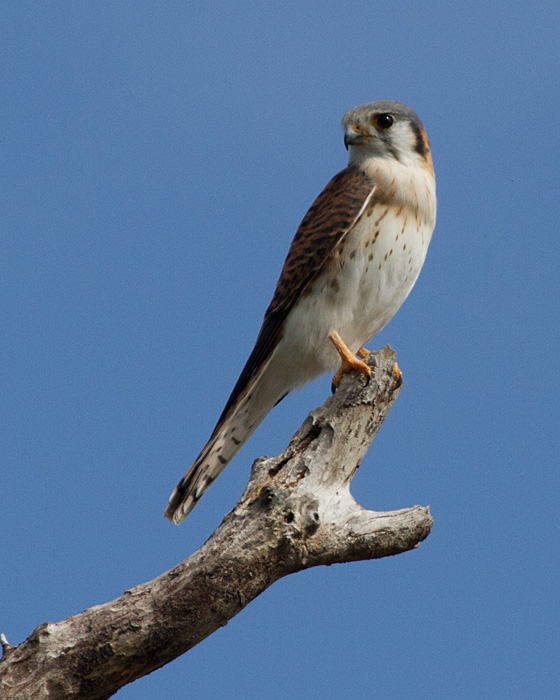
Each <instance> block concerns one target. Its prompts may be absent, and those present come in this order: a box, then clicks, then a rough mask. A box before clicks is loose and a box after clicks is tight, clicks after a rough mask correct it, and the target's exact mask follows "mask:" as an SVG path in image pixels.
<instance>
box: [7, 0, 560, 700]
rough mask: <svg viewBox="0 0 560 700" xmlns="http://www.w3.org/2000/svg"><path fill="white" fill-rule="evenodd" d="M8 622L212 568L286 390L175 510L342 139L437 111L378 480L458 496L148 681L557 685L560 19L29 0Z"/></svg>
mask: <svg viewBox="0 0 560 700" xmlns="http://www.w3.org/2000/svg"><path fill="white" fill-rule="evenodd" d="M0 16H1V18H2V22H1V29H0V60H1V65H2V66H3V68H4V70H3V77H2V105H1V107H0V111H1V115H2V135H1V137H0V159H1V163H2V166H1V171H0V172H1V180H2V186H1V187H0V197H1V199H2V201H1V206H0V218H1V229H2V236H1V239H0V249H1V250H0V266H1V274H0V299H1V305H0V329H1V333H0V356H1V362H0V415H1V422H2V429H1V431H0V459H1V463H2V479H1V488H0V512H1V513H2V545H1V547H0V571H1V572H2V575H1V577H0V631H2V632H4V633H5V634H6V636H7V637H8V640H9V641H10V642H11V643H12V644H15V643H19V642H20V641H22V640H23V639H25V637H27V636H28V635H29V634H30V633H31V632H32V630H33V629H34V628H35V627H36V626H37V625H38V624H40V623H42V622H45V621H58V620H60V619H63V618H65V617H67V616H69V615H72V614H75V613H78V612H80V611H81V610H83V609H85V608H87V607H90V606H91V605H94V604H98V603H102V602H105V601H108V600H111V599H112V598H115V597H117V596H119V595H120V594H121V593H122V592H123V591H124V590H125V589H126V588H129V587H130V586H132V585H135V584H137V583H141V582H143V581H146V580H149V579H150V578H153V577H154V576H156V575H158V574H159V573H161V572H162V571H164V570H166V569H169V568H171V567H172V566H173V565H175V564H176V563H177V562H178V561H180V560H181V559H183V558H184V557H185V556H187V555H188V554H190V553H192V552H193V551H194V550H195V549H197V548H198V547H199V546H200V545H201V544H202V543H203V542H204V541H205V539H206V538H207V537H208V536H209V535H210V534H211V532H212V531H213V530H214V529H215V527H216V526H217V525H218V524H219V522H220V521H221V518H222V517H223V515H224V514H225V513H226V512H227V511H228V510H229V509H230V508H231V507H233V505H234V504H235V502H236V501H237V499H238V497H239V496H240V494H241V492H242V490H243V488H244V486H245V484H246V481H247V479H248V474H249V465H250V464H251V462H252V460H253V459H254V458H256V457H258V456H260V455H263V454H269V455H272V454H276V453H278V452H279V451H280V450H282V449H283V447H284V446H285V445H286V444H287V441H288V440H289V438H290V437H291V435H292V433H293V432H294V431H295V429H296V428H297V427H298V426H299V424H300V423H301V421H302V420H303V419H304V418H305V416H306V415H307V413H308V412H309V411H310V410H311V409H312V408H314V407H315V406H317V405H319V404H321V403H322V402H323V401H324V399H325V398H326V396H327V395H328V391H329V383H330V378H329V377H324V378H322V379H321V380H319V381H317V382H315V383H314V384H312V385H311V386H309V387H307V388H305V389H304V390H303V391H301V392H299V393H297V394H294V395H292V396H291V397H290V398H289V399H287V400H285V401H284V402H282V404H281V405H279V406H278V407H277V408H276V409H275V410H274V412H273V413H271V414H270V415H269V417H268V418H267V420H266V421H265V422H264V423H263V424H262V426H261V427H260V429H259V430H258V431H257V433H256V434H255V435H254V437H253V438H252V440H251V441H250V442H249V443H248V444H247V445H246V446H245V448H244V449H243V451H242V452H241V453H240V454H239V456H238V457H237V458H236V460H235V461H234V462H233V463H232V465H231V466H230V467H228V469H227V470H226V471H225V472H224V473H223V475H222V476H221V477H220V479H219V480H218V481H217V482H216V484H214V485H213V486H212V488H211V489H210V490H209V491H208V493H207V494H206V495H205V497H204V499H203V500H202V501H201V503H200V505H199V506H198V507H197V508H196V509H195V510H194V511H193V513H192V514H191V515H190V516H189V518H188V520H187V521H186V522H185V523H184V524H183V525H182V526H181V527H179V528H176V527H173V526H171V525H170V524H169V523H168V522H167V521H165V520H164V519H163V509H164V507H165V504H166V502H167V498H168V496H169V493H170V492H171V490H172V488H173V487H174V485H175V483H176V482H177V480H178V478H179V477H180V476H181V475H182V474H183V472H184V471H185V469H186V467H188V465H189V464H190V462H191V461H192V459H193V458H194V457H195V456H196V454H197V453H198V451H199V450H200V448H201V447H202V446H203V444H204V443H205V441H206V439H207V437H208V435H209V433H210V431H211V430H212V428H213V426H214V423H215V421H216V420H217V417H218V415H219V414H220V412H221V409H222V407H223V404H224V402H225V400H226V399H227V396H228V395H229V392H230V390H231V388H232V386H233V384H234V383H235V380H236V379H237V376H238V373H239V371H240V370H241V368H242V366H243V364H244V362H245V359H246V357H247V355H248V353H249V352H250V350H251V348H252V345H253V342H254V340H255V338H256V335H257V332H258V329H259V327H260V323H261V319H262V314H263V312H264V310H265V308H266V306H267V304H268V302H269V300H270V297H271V295H272V291H273V288H274V285H275V283H276V279H277V276H278V274H279V272H280V269H281V266H282V263H283V260H284V256H285V254H286V252H287V249H288V245H289V243H290V241H291V239H292V236H293V234H294V232H295V230H296V227H297V225H298V223H299V222H300V220H301V218H302V217H303V215H304V214H305V211H306V210H307V208H308V207H309V205H310V204H311V202H312V201H313V199H314V198H315V196H316V195H317V194H318V192H319V191H320V190H321V188H322V187H323V186H324V185H325V184H326V182H327V181H328V180H329V179H330V178H331V177H332V176H333V175H334V174H335V173H336V172H337V171H339V170H340V169H342V168H343V167H344V166H345V164H346V158H347V154H346V151H345V150H344V146H343V142H342V132H341V128H340V120H341V118H342V116H343V115H344V113H345V112H346V111H347V110H348V109H350V108H352V107H354V106H355V105H357V104H360V103H363V102H368V101H371V100H376V99H397V100H400V101H403V102H406V103H407V104H410V105H411V106H412V107H413V108H414V109H415V110H416V111H417V112H418V114H419V115H420V117H421V119H422V121H423V122H424V125H425V127H426V130H427V132H428V134H429V136H430V140H431V144H432V149H433V155H434V162H435V168H436V174H437V179H438V196H439V218H438V224H437V228H436V232H435V235H434V238H433V241H432V246H431V248H430V251H429V254H428V258H427V261H426V265H425V267H424V270H423V272H422V274H421V276H420V279H419V282H418V284H417V286H416V287H415V289H414V290H413V292H412V294H411V295H410V297H409V299H408V300H407V302H406V303H405V305H404V306H403V308H402V309H401V310H400V312H399V313H398V315H397V316H396V317H395V319H394V320H393V321H391V323H390V324H389V325H388V326H387V327H386V328H385V329H384V330H383V331H382V333H380V334H379V336H377V337H376V338H375V339H374V340H373V341H372V343H371V344H370V347H372V348H376V347H380V346H381V345H383V344H385V343H390V344H391V345H392V346H393V347H394V348H395V349H396V350H397V353H398V360H399V365H400V367H401V368H402V370H403V372H404V378H405V386H404V388H403V391H402V392H401V394H400V396H399V399H398V401H397V403H396V405H395V407H394V408H393V410H392V412H391V414H390V415H389V418H388V419H387V421H386V423H385V424H384V425H383V427H382V429H381V432H380V433H379V435H378V436H377V438H376V440H375V442H374V444H373V446H372V447H371V449H370V451H369V452H368V454H367V456H366V458H365V459H364V461H363V463H362V466H361V468H360V469H359V471H358V473H357V476H356V478H355V479H354V482H353V493H354V495H355V496H356V498H357V500H358V501H359V502H360V503H361V504H362V505H364V506H365V507H369V508H372V509H377V510H385V509H392V508H400V507H405V506H409V505H413V504H415V503H420V504H422V505H426V504H429V505H430V506H431V508H432V513H433V515H434V518H435V526H434V529H433V532H432V534H431V535H430V537H429V538H428V540H427V541H426V542H424V543H423V544H422V545H421V546H420V548H419V549H418V550H416V551H414V552H410V553H407V554H404V555H401V556H398V557H394V558H391V559H385V560H381V561H375V562H360V563H353V564H346V565H342V566H334V567H328V568H320V569H314V570H311V571H306V572H303V573H300V574H297V575H295V576H291V577H289V578H287V579H284V580H282V581H279V582H278V583H276V584H275V585H274V586H272V587H271V588H270V589H269V590H267V591H266V592H265V593H264V594H263V595H262V596H261V597H260V598H258V599H257V600H256V601H254V602H253V603H252V604H251V605H249V606H248V607H247V608H246V609H245V610H244V611H243V612H242V613H241V614H240V615H238V616H237V617H236V618H234V619H233V620H232V621H231V622H230V623H229V624H228V625H227V626H226V627H225V628H223V629H221V630H219V631H218V632H217V633H216V634H214V635H213V636H212V637H210V638H209V639H207V640H206V641H204V642H203V643H202V644H200V645H199V646H198V647H196V648H195V649H194V650H193V651H191V652H190V653H189V654H187V655H185V656H184V657H182V658H180V659H178V660H176V661H175V662H173V663H171V664H170V665H168V666H166V667H165V668H164V669H162V670H160V671H158V672H156V673H154V674H152V675H151V676H149V677H147V678H144V679H141V680H139V681H137V682H136V683H134V684H133V685H131V686H128V687H126V688H124V689H123V690H121V691H120V692H119V693H118V695H117V697H119V698H121V699H122V700H126V699H128V698H130V699H131V700H132V698H134V700H147V699H151V698H154V697H171V696H172V695H173V696H175V697H187V696H188V697H199V698H215V697H220V698H225V699H229V698H232V699H233V698H239V697H248V698H263V697H266V698H270V699H275V698H285V697H287V696H288V695H289V696H290V697H295V698H315V697H317V698H319V697H320V698H322V699H324V700H331V699H332V700H335V699H338V698H342V697H351V698H354V699H362V698H363V699H365V698H371V697H385V698H390V699H391V700H405V699H408V698H410V697H416V698H419V699H422V698H430V699H434V698H436V699H437V698H445V699H446V700H447V699H449V698H453V699H457V700H463V699H464V700H471V699H472V698H481V699H488V700H490V699H492V700H502V699H505V698H507V699H508V700H511V699H513V700H517V699H518V698H520V699H521V698H529V697H530V698H539V700H540V699H546V698H553V697H556V693H557V691H558V686H559V684H560V674H559V671H558V658H559V654H560V638H559V635H558V623H559V620H558V610H559V609H560V605H559V604H560V600H559V598H560V596H559V592H558V591H559V589H558V578H559V562H560V551H559V549H560V548H559V545H558V537H557V532H558V529H559V526H560V522H559V517H558V494H559V492H560V472H559V469H558V465H559V456H558V447H559V445H558V443H559V440H558V432H559V431H558V392H559V388H560V387H559V381H558V380H559V372H558V346H559V343H560V337H559V336H560V334H559V330H558V329H559V323H558V309H559V301H560V299H559V283H558V252H559V247H560V246H559V243H558V241H559V236H558V224H557V222H558V218H559V214H560V212H559V208H560V207H559V198H558V180H559V167H558V153H559V151H560V136H559V134H560V132H559V130H558V123H557V122H558V108H559V103H558V93H559V78H558V70H557V66H558V59H559V55H560V47H559V44H558V38H557V37H558V25H559V20H560V10H559V9H558V6H557V3H553V2H540V3H537V4H536V5H534V6H531V7H529V6H528V5H527V3H521V2H511V3H507V5H505V4H504V3H503V2H497V1H496V0H487V1H486V2H467V3H448V2H435V1H430V0H427V1H426V2H423V3H418V2H397V3H392V4H387V3H381V2H370V3H363V2H340V1H339V2H313V1H311V0H299V2H297V3H296V2H290V1H288V2H286V1H284V2H278V1H277V0H272V2H268V3H257V2H242V3H225V2H207V3H191V2H158V3H154V2H148V1H144V0H139V1H138V2H134V3H132V2H119V3H113V2H104V1H100V2H96V3H86V2H73V3H68V2H49V1H44V2H41V3H37V2H28V1H26V0H18V2H17V3H16V2H11V3H4V4H3V6H2V8H1V10H0Z"/></svg>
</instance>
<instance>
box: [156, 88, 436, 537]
mask: <svg viewBox="0 0 560 700" xmlns="http://www.w3.org/2000/svg"><path fill="white" fill-rule="evenodd" d="M342 126H343V128H344V144H345V146H346V148H347V149H348V150H349V153H350V158H349V162H348V166H347V167H346V168H345V169H344V170H342V171H341V172H340V173H338V175H335V177H334V178H333V179H332V180H331V181H330V182H329V183H328V185H327V186H326V187H325V189H324V190H323V191H322V192H321V194H320V195H319V196H318V197H317V199H316V200H315V202H314V203H313V205H312V206H311V208H310V209H309V211H308V212H307V214H306V215H305V217H304V219H303V221H302V222H301V224H300V226H299V228H298V230H297V232H296V235H295V238H294V240H293V241H292V244H291V246H290V250H289V252H288V257H287V258H286V262H285V263H284V267H283V269H282V274H281V275H280V279H279V280H278V284H277V285H276V290H275V292H274V296H273V297H272V301H271V303H270V306H269V307H268V309H267V311H266V313H265V315H264V320H263V324H262V327H261V330H260V333H259V335H258V338H257V342H256V343H255V347H254V348H253V351H252V353H251V355H250V356H249V359H248V360H247V364H246V365H245V367H244V368H243V371H242V372H241V376H240V377H239V379H238V381H237V384H236V385H235V387H234V389H233V392H232V394H231V396H230V397H229V400H228V402H227V404H226V406H225V408H224V410H223V413H222V415H221V416H220V419H219V420H218V423H217V425H216V427H215V429H214V432H213V433H212V435H211V437H210V440H209V441H208V443H207V444H206V445H205V447H204V448H203V450H202V452H201V453H200V454H199V456H198V457H197V458H196V460H195V462H194V464H193V465H192V466H191V468H190V469H189V470H188V472H187V473H186V474H185V476H184V477H183V478H182V479H181V481H180V482H179V484H178V485H177V488H176V489H175V490H174V491H173V493H172V494H171V498H170V499H169V504H168V506H167V508H166V510H165V517H166V518H167V519H168V520H171V521H173V522H175V523H176V524H179V523H180V522H181V521H182V520H184V518H185V517H186V516H187V515H188V514H189V513H190V511H191V510H192V509H193V508H194V506H195V505H196V504H197V502H198V500H199V499H200V497H201V496H202V494H203V493H204V492H205V491H206V489H207V488H208V487H209V486H210V484H211V483H212V482H213V481H214V480H215V479H216V477H217V476H218V475H219V474H220V473H221V472H222V470H223V469H224V468H225V466H226V465H227V464H228V463H229V462H230V461H231V459H233V457H234V456H235V454H236V453H237V452H238V451H239V450H240V448H241V447H242V445H243V444H244V443H245V442H246V441H247V440H248V439H249V437H250V436H251V435H252V433H253V431H254V430H255V429H256V428H257V426H258V425H259V424H260V423H261V421H262V420H263V419H264V418H265V416H266V415H267V413H268V412H269V411H270V410H271V409H272V408H273V407H274V406H275V405H276V404H277V403H278V402H279V401H281V400H282V399H283V398H284V397H285V396H286V395H287V394H288V393H289V392H290V391H291V390H292V389H294V388H295V387H297V386H299V385H302V384H305V383H306V382H309V381H310V380H312V379H315V378H316V377H318V376H319V375H320V374H323V373H324V372H336V375H335V377H334V379H333V386H334V387H336V386H338V384H339V383H340V380H341V378H342V375H343V374H344V373H346V372H350V371H354V370H356V371H359V372H362V373H363V374H366V375H367V374H369V373H370V369H369V367H368V366H367V364H366V363H365V362H363V359H364V358H365V357H366V356H367V354H368V351H367V350H365V348H364V345H365V344H366V343H367V342H368V341H369V340H370V339H371V338H372V337H373V336H374V335H375V334H376V333H377V332H378V331H380V330H381V329H382V328H383V326H384V325H385V324H386V323H387V322H388V321H389V320H390V319H391V318H392V317H393V316H394V315H395V313H396V312H397V310H398V309H399V307H400V306H401V304H402V303H403V301H404V300H405V299H406V297H407V296H408V294H409V292H410V290H411V289H412V287H413V286H414V283H415V282H416V279H417V278H418V275H419V273H420V270H421V268H422V265H423V264H424V259H425V257H426V253H427V250H428V245H429V243H430V239H431V237H432V232H433V230H434V226H435V222H436V191H435V178H434V170H433V165H432V157H431V153H430V145H429V143H428V138H427V136H426V132H425V131H424V127H423V126H422V124H421V122H420V120H419V118H418V116H417V114H416V113H415V112H414V111H413V110H412V109H411V108H410V107H407V106H406V105H404V104H401V103H400V102H392V101H379V102H369V103H368V104H364V105H360V106H359V107H355V108H354V109H352V110H351V111H350V112H348V114H346V115H345V117H344V119H343V120H342ZM356 355H358V357H356ZM359 358H361V359H359ZM337 370H338V371H337Z"/></svg>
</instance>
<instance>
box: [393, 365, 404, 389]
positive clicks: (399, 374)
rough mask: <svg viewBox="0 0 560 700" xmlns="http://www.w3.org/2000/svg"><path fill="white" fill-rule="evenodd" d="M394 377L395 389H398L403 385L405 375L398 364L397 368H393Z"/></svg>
mask: <svg viewBox="0 0 560 700" xmlns="http://www.w3.org/2000/svg"><path fill="white" fill-rule="evenodd" d="M393 377H394V378H395V389H398V388H399V387H400V385H401V384H402V383H403V373H402V372H401V370H400V369H399V366H398V364H397V363H396V362H395V366H394V367H393Z"/></svg>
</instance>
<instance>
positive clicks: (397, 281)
mask: <svg viewBox="0 0 560 700" xmlns="http://www.w3.org/2000/svg"><path fill="white" fill-rule="evenodd" d="M410 171H411V169H410V168H408V169H407V170H405V171H404V172H403V173H397V174H396V175H395V172H394V170H392V171H390V172H389V176H390V177H391V178H392V182H394V181H395V178H396V181H397V182H398V181H399V179H400V181H401V182H402V189H403V192H404V193H405V194H406V197H405V196H403V195H402V194H401V193H400V192H399V188H397V189H396V197H395V199H396V201H395V202H394V203H391V204H390V205H387V204H381V203H380V204H377V205H375V206H374V207H373V208H371V209H370V210H369V211H367V212H366V213H364V215H363V216H362V218H361V219H360V220H359V221H358V222H357V224H356V225H355V226H354V228H353V229H352V231H351V232H349V234H348V236H347V237H346V239H345V240H344V242H343V244H342V245H341V248H340V255H339V262H338V264H331V265H330V266H329V267H328V269H326V270H324V271H323V272H322V273H320V274H319V275H318V276H317V278H316V279H315V281H314V282H313V283H312V287H311V290H310V293H308V294H305V295H304V296H302V298H301V299H300V300H299V301H298V302H297V303H296V305H295V306H294V307H293V309H292V310H291V312H290V314H289V316H288V318H287V319H286V324H285V328H284V333H283V337H282V340H281V341H280V343H279V345H278V347H277V349H276V352H275V353H274V355H275V356H274V357H273V358H272V362H273V364H274V365H276V369H275V371H278V372H279V373H282V374H283V375H284V376H285V377H286V376H289V378H290V384H291V385H292V386H296V385H298V384H302V383H304V382H306V381H309V380H310V379H313V378H314V377H316V376H318V375H319V374H322V373H324V372H335V371H336V370H337V369H338V367H339V365H340V358H339V357H338V354H337V353H336V351H335V350H334V348H333V346H332V344H331V343H330V341H329V340H328V336H329V333H330V332H331V331H333V330H336V331H337V332H338V333H339V334H340V336H341V337H342V339H343V340H344V342H345V343H346V345H347V346H348V348H349V349H350V350H351V351H352V352H356V351H357V350H358V349H359V348H360V347H361V346H363V345H365V344H366V343H367V342H369V340H370V339H371V338H372V337H373V336H374V335H375V334H376V333H378V332H379V331H380V330H381V329H382V328H383V326H385V324H386V323H387V322H388V321H389V320H390V319H391V318H392V317H393V316H394V315H395V313H396V312H397V311H398V309H399V308H400V306H401V305H402V303H403V302H404V300H405V299H406V297H407V296H408V294H409V293H410V291H411V289H412V287H413V286H414V283H415V282H416V280H417V278H418V275H419V274H420V270H421V269H422V265H423V264H424V260H425V258H426V253H427V250H428V245H429V243H430V240H431V237H432V231H433V228H434V225H435V189H434V186H433V178H432V177H431V176H430V177H428V174H427V173H426V172H425V171H413V172H412V174H411V173H410ZM399 176H400V178H399ZM376 178H377V179H379V173H377V174H376ZM406 180H408V181H406ZM403 200H406V201H403Z"/></svg>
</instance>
